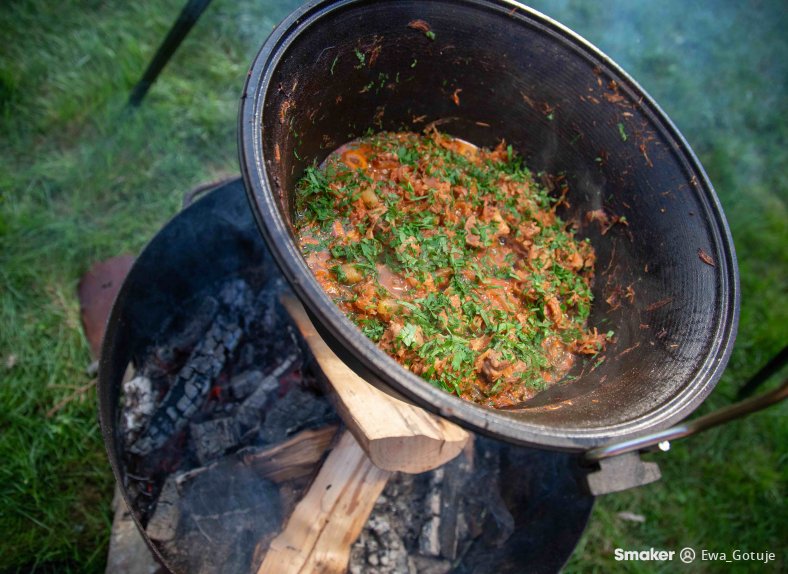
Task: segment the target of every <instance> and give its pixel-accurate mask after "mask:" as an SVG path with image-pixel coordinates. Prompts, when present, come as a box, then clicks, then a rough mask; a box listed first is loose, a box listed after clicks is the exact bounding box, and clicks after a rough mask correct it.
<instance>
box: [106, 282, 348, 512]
mask: <svg viewBox="0 0 788 574" xmlns="http://www.w3.org/2000/svg"><path fill="white" fill-rule="evenodd" d="M282 289H283V285H282V280H281V279H280V278H276V279H273V280H269V281H260V280H259V279H258V278H257V277H256V276H255V274H254V273H250V274H248V275H247V276H246V277H244V278H234V279H231V280H229V281H226V282H223V283H222V284H220V285H217V286H216V287H215V289H213V290H209V292H208V293H207V294H205V295H203V296H202V297H200V298H197V299H195V300H193V301H190V302H187V303H185V304H184V305H183V306H182V308H181V310H180V312H178V313H176V314H175V315H174V316H173V317H172V318H171V320H170V321H169V324H168V325H165V326H164V328H163V332H162V333H161V335H160V336H159V337H157V342H156V343H155V344H154V345H152V346H151V347H150V348H149V349H148V350H147V352H146V353H145V355H144V358H143V360H142V361H141V362H140V364H138V365H136V372H135V377H134V378H133V379H132V380H131V381H129V382H127V383H126V384H125V385H124V397H123V409H122V414H121V428H122V429H123V432H124V434H123V437H122V439H123V443H124V446H125V449H124V462H125V465H126V471H127V472H126V476H127V477H128V484H127V485H126V486H127V488H128V491H129V493H130V495H131V496H132V498H133V502H134V507H135V508H136V509H137V510H138V511H139V512H140V514H141V515H142V519H143V522H147V521H149V520H150V518H151V516H152V514H153V512H154V511H156V505H157V501H158V500H159V498H160V493H161V492H162V490H163V489H164V490H166V487H165V483H166V482H167V480H168V478H169V477H171V476H174V475H178V474H181V473H184V472H187V471H190V470H193V469H195V468H199V467H204V466H206V465H209V464H211V463H212V462H214V461H217V460H219V459H221V458H222V457H225V456H228V455H232V454H233V453H235V452H237V451H239V450H241V449H243V448H246V447H261V446H266V445H271V444H274V443H277V442H281V441H283V440H285V439H287V438H288V437H289V436H291V435H292V434H295V433H297V432H298V431H301V430H304V429H307V428H313V427H316V426H322V425H325V424H329V423H331V422H332V421H335V420H336V416H335V414H334V412H333V410H332V409H331V407H330V406H329V404H328V401H327V400H326V399H325V398H324V397H323V396H322V395H321V394H320V393H319V391H318V388H317V384H316V381H315V379H314V377H313V375H312V374H311V371H310V365H309V357H310V356H309V354H308V353H307V352H305V350H304V349H303V347H302V346H301V343H300V339H299V338H298V336H297V335H296V332H295V330H294V328H293V326H292V325H291V324H290V321H289V319H288V318H287V316H286V314H285V312H284V311H283V310H282V309H281V308H280V305H279V303H278V295H279V293H280V292H281V291H282ZM285 422H286V424H283V423H285Z"/></svg>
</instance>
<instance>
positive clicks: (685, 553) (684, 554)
mask: <svg viewBox="0 0 788 574" xmlns="http://www.w3.org/2000/svg"><path fill="white" fill-rule="evenodd" d="M679 558H681V561H682V562H684V563H685V564H689V563H690V562H692V561H693V560H695V551H694V550H693V549H692V548H690V547H689V546H688V547H687V548H683V549H682V550H681V552H680V553H679Z"/></svg>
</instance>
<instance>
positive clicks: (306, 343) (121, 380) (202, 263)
mask: <svg viewBox="0 0 788 574" xmlns="http://www.w3.org/2000/svg"><path fill="white" fill-rule="evenodd" d="M195 226H196V227H197V228H199V229H201V230H203V231H204V232H203V233H201V234H200V235H199V237H200V238H199V240H197V241H194V240H188V241H186V240H182V241H181V242H179V241H177V240H175V239H173V238H182V237H189V231H191V230H193V229H195ZM184 230H186V231H184ZM239 252H240V253H243V254H244V257H228V256H227V255H226V254H227V253H233V254H237V253H239ZM217 262H218V263H217ZM152 285H155V286H156V289H157V290H155V289H152V288H151V286H152ZM287 294H288V291H287V288H286V287H285V285H284V280H283V279H282V277H281V276H280V275H279V273H278V272H277V270H276V268H275V266H274V264H273V261H272V260H271V258H270V255H268V253H267V251H266V248H265V245H264V244H263V243H262V240H261V239H260V237H259V235H257V230H256V229H255V227H254V222H253V220H252V218H251V215H250V214H249V213H248V210H246V206H245V198H244V196H243V189H242V187H241V185H240V182H237V181H236V182H233V183H231V184H228V185H226V186H224V187H222V188H219V189H217V190H215V191H214V192H211V194H210V195H209V197H206V198H205V200H203V201H200V202H198V203H196V204H195V205H193V206H191V207H190V208H188V209H187V210H185V211H184V212H183V213H182V214H181V215H180V216H178V217H177V218H176V219H175V220H173V222H171V223H170V224H168V226H167V227H166V228H165V229H164V230H163V231H162V233H161V234H160V235H159V236H157V237H156V238H155V239H154V240H153V242H152V243H151V245H150V246H149V247H148V248H147V249H146V251H144V252H143V253H142V254H141V255H140V257H139V258H138V259H137V261H136V263H135V265H134V267H133V268H132V270H131V272H130V273H129V276H128V277H127V279H126V282H125V283H124V289H123V290H122V292H121V293H120V295H119V298H118V302H117V304H116V308H115V310H114V311H113V317H112V318H111V320H110V328H109V330H108V334H107V339H108V341H107V342H106V344H105V351H104V353H103V360H104V364H103V365H102V376H103V377H104V380H105V381H107V382H106V383H105V384H104V385H103V386H102V388H101V390H102V392H103V393H105V394H104V395H102V401H103V402H102V404H103V405H105V407H108V408H110V409H111V411H110V412H109V413H108V414H105V415H104V417H105V418H104V420H105V421H115V422H114V424H113V425H111V426H109V425H108V426H105V427H104V428H106V429H108V431H109V433H108V434H107V436H112V437H113V438H112V440H111V442H110V443H109V444H110V459H111V460H112V461H113V464H114V465H115V468H116V472H117V476H118V477H119V481H120V488H121V490H122V491H123V493H124V495H125V498H126V500H127V502H128V503H129V508H130V509H131V511H132V513H133V515H134V517H135V519H136V520H137V523H138V524H139V526H140V527H141V529H142V531H143V535H144V537H145V538H146V539H147V540H148V541H149V542H150V543H151V545H152V546H153V547H154V548H155V549H156V551H157V554H158V555H159V557H160V558H161V559H162V560H163V562H164V564H165V566H166V567H167V568H169V569H170V570H172V571H173V572H189V573H191V572H200V573H208V572H272V573H277V574H279V573H286V572H311V571H321V572H346V571H349V572H364V573H367V572H369V573H376V572H380V573H383V572H397V573H399V572H413V573H415V572H427V573H439V572H488V571H496V572H499V571H500V572H506V571H512V572H517V571H522V568H523V567H524V565H525V564H528V565H529V570H531V571H536V572H539V571H543V572H554V571H556V570H557V569H558V568H560V567H561V565H562V564H563V563H564V562H565V560H566V558H567V557H568V556H569V554H570V553H571V551H572V549H573V548H574V545H575V544H576V542H577V539H578V538H579V536H580V533H581V532H582V530H583V527H584V525H585V522H586V520H587V518H588V515H589V513H590V510H591V505H592V501H593V499H592V497H590V496H588V495H586V494H583V493H582V492H581V491H580V489H579V488H578V485H577V482H576V480H575V477H574V474H573V473H574V471H575V469H576V467H577V461H576V459H575V457H573V456H571V455H566V454H560V453H555V452H545V451H537V450H531V449H524V448H518V447H515V446H512V445H508V444H504V443H501V442H498V441H495V440H492V439H488V438H485V437H482V436H480V435H473V434H472V433H467V432H466V431H464V430H462V429H460V428H459V427H456V426H455V425H452V424H451V423H448V422H447V421H444V420H442V419H439V418H437V417H434V416H433V415H431V414H429V413H427V412H426V411H423V410H421V409H418V408H416V407H413V406H411V405H408V404H406V403H403V402H402V401H399V400H397V399H393V398H391V397H388V396H387V395H385V394H383V393H382V392H381V391H378V390H376V389H374V388H373V387H372V386H371V385H369V384H368V383H367V382H366V381H363V380H361V379H360V378H358V376H357V375H355V374H354V373H353V372H352V371H351V370H350V369H349V368H348V367H346V366H345V365H344V363H342V362H341V361H340V360H339V359H338V358H337V357H336V355H334V354H333V353H332V352H331V351H330V350H329V348H328V347H327V346H326V344H325V343H324V342H323V340H322V339H321V338H320V337H319V336H318V335H317V333H316V332H315V331H314V328H313V327H312V325H311V323H310V322H309V320H308V318H307V316H306V314H305V313H304V310H303V308H302V307H300V304H298V303H297V301H296V300H295V299H294V298H292V296H290V297H288V296H287ZM118 325H120V326H122V329H116V328H115V327H116V326H118ZM129 363H130V368H128V369H126V366H127V365H129ZM124 369H126V376H125V377H123V370H124ZM112 380H114V381H115V382H114V383H109V381H112Z"/></svg>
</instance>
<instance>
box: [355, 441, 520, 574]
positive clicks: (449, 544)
mask: <svg viewBox="0 0 788 574" xmlns="http://www.w3.org/2000/svg"><path fill="white" fill-rule="evenodd" d="M499 455H500V446H499V445H496V444H495V443H494V441H491V440H489V439H484V438H481V437H476V438H475V440H474V441H473V443H472V446H470V447H469V448H466V450H465V452H463V453H462V454H460V455H459V456H458V457H457V458H455V459H454V460H452V461H451V462H449V463H447V464H445V465H444V466H442V467H440V468H438V469H436V470H433V471H431V472H427V473H423V474H420V475H409V474H402V473H398V474H396V475H394V476H393V477H392V478H391V479H390V480H389V483H388V484H387V485H386V488H385V489H384V491H383V494H382V495H381V496H380V498H379V499H378V501H377V502H376V503H375V507H374V509H373V511H372V514H371V515H370V517H369V521H368V522H367V524H366V526H365V527H364V530H363V531H362V532H361V535H360V536H359V539H358V540H357V541H356V543H355V544H354V545H353V549H352V551H351V555H350V565H349V571H350V573H351V574H416V573H419V574H445V573H447V572H458V571H463V568H462V564H463V563H464V562H466V561H469V560H468V559H469V558H470V559H471V560H470V561H471V562H473V561H474V560H473V557H475V556H486V555H489V554H491V553H493V552H495V551H496V549H498V548H500V547H501V546H503V545H504V544H505V543H506V542H507V540H508V539H509V537H510V536H511V535H512V533H513V532H514V519H513V517H512V515H511V513H510V512H509V510H508V508H507V506H506V504H505V503H504V501H503V499H502V498H501V493H500V487H499V480H500V477H499V468H500V460H499ZM475 571H480V570H475Z"/></svg>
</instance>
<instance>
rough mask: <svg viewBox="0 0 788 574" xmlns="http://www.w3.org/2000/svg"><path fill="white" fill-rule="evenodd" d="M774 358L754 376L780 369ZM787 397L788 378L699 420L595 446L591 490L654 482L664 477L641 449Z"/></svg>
mask: <svg viewBox="0 0 788 574" xmlns="http://www.w3.org/2000/svg"><path fill="white" fill-rule="evenodd" d="M780 357H781V358H782V360H780V362H781V363H785V353H781V354H780V355H779V356H778V357H776V358H780ZM774 362H775V361H771V362H770V363H769V364H768V365H767V366H766V367H764V369H762V370H761V371H760V372H759V373H758V374H756V375H755V377H753V379H758V378H760V379H761V382H762V380H765V378H764V377H763V376H762V372H763V371H765V370H767V369H771V371H770V373H769V374H773V373H774V372H776V370H777V368H775V366H774V365H773V363H774ZM745 386H746V385H745ZM786 398H788V379H786V380H784V381H783V382H782V384H781V385H780V386H779V387H777V388H775V389H773V390H771V391H769V392H766V393H763V394H761V395H758V396H757V397H753V398H751V399H747V400H744V401H740V402H738V403H734V404H732V405H729V406H727V407H724V408H722V409H719V410H717V411H715V412H713V413H710V414H708V415H705V416H702V417H699V418H697V419H695V420H692V421H688V422H684V423H681V424H678V425H676V426H673V427H671V428H669V429H665V430H663V431H659V432H656V433H652V434H648V435H645V436H642V437H638V438H634V439H630V440H627V441H623V442H618V443H613V444H609V445H606V446H601V447H597V448H593V449H591V450H589V451H588V452H586V453H585V455H584V456H583V459H584V461H585V462H587V463H591V464H595V465H598V466H599V469H598V470H596V471H594V472H591V473H589V474H588V475H586V477H585V479H586V484H587V486H588V489H589V491H590V492H591V494H593V495H595V496H596V495H600V494H608V493H611V492H618V491H620V490H626V489H628V488H633V487H635V486H642V485H644V484H648V483H650V482H654V481H655V480H658V479H659V478H660V471H659V467H658V466H657V465H656V464H655V463H653V462H644V461H642V460H640V453H641V452H649V451H652V450H655V449H659V450H662V451H667V450H669V449H670V441H671V440H676V439H680V438H685V437H688V436H692V435H695V434H698V433H700V432H703V431H705V430H707V429H710V428H713V427H716V426H719V425H721V424H724V423H727V422H729V421H732V420H735V419H738V418H741V417H744V416H746V415H749V414H751V413H754V412H757V411H760V410H763V409H765V408H767V407H769V406H771V405H774V404H776V403H779V402H781V401H783V400H785V399H786Z"/></svg>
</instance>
